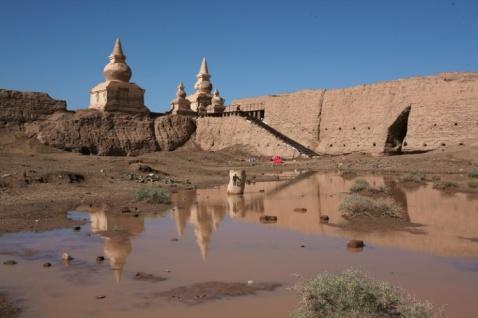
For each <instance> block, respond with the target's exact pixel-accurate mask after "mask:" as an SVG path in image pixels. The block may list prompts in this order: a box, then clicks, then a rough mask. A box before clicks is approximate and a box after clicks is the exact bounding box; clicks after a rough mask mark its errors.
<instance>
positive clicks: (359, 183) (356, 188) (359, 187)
mask: <svg viewBox="0 0 478 318" xmlns="http://www.w3.org/2000/svg"><path fill="white" fill-rule="evenodd" d="M368 189H370V184H369V183H368V182H367V180H364V179H357V180H355V182H354V184H352V186H351V187H350V189H349V191H350V192H352V193H357V192H362V191H365V190H368Z"/></svg>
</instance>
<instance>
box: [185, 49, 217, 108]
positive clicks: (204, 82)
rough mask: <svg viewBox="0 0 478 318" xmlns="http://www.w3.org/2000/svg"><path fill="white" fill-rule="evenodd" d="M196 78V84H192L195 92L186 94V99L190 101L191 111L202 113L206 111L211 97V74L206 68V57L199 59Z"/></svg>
mask: <svg viewBox="0 0 478 318" xmlns="http://www.w3.org/2000/svg"><path fill="white" fill-rule="evenodd" d="M196 79H197V80H196V84H194V88H195V89H196V92H195V93H194V94H192V95H190V96H188V97H187V99H188V100H189V101H190V102H191V110H192V111H193V112H200V113H202V112H206V111H207V107H208V106H209V105H211V100H212V97H213V95H212V94H211V92H212V84H211V82H210V79H211V75H210V74H209V70H208V68H207V61H206V58H203V59H202V61H201V66H200V67H199V73H198V74H197V75H196Z"/></svg>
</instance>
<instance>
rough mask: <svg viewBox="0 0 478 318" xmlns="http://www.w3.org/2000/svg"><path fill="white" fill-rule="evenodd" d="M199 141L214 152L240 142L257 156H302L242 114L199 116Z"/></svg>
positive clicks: (197, 141)
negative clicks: (240, 115)
mask: <svg viewBox="0 0 478 318" xmlns="http://www.w3.org/2000/svg"><path fill="white" fill-rule="evenodd" d="M196 143H197V144H198V145H199V146H200V147H201V148H202V149H204V150H212V151H217V150H221V149H224V148H228V147H232V146H237V145H239V146H244V147H245V148H246V149H247V150H249V151H251V152H252V153H253V154H256V155H264V156H273V155H277V154H280V155H282V156H284V157H289V158H292V157H297V156H298V155H299V153H298V152H297V151H296V150H295V149H293V148H292V147H290V146H289V145H287V144H285V143H283V142H282V141H281V140H279V139H277V138H276V137H275V136H273V135H272V134H271V133H269V132H267V131H266V130H264V129H262V128H260V127H258V126H256V125H254V124H252V123H251V122H250V121H248V120H246V119H245V118H243V117H239V116H231V117H222V118H220V117H203V118H198V120H197V128H196Z"/></svg>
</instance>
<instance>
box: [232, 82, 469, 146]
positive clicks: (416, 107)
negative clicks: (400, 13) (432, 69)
mask: <svg viewBox="0 0 478 318" xmlns="http://www.w3.org/2000/svg"><path fill="white" fill-rule="evenodd" d="M233 103H235V104H240V105H241V108H242V107H243V106H242V105H247V104H254V103H256V104H257V103H262V104H263V106H264V108H265V121H266V122H267V123H268V124H269V125H271V126H272V127H274V128H276V129H277V130H279V131H280V132H282V133H283V134H285V135H287V136H289V137H291V138H292V139H295V140H296V141H299V142H301V143H302V144H304V145H305V146H308V147H310V148H311V149H313V150H315V151H316V152H319V153H326V154H343V153H350V152H354V151H361V152H368V153H382V152H383V150H384V145H385V141H386V138H387V133H388V128H389V127H390V125H392V123H393V122H394V121H395V120H396V118H397V117H398V115H399V114H400V113H401V112H402V111H403V110H404V109H405V108H406V107H407V106H409V105H411V112H410V116H409V120H408V133H407V137H406V138H405V142H406V146H404V148H403V149H404V150H431V149H436V148H438V147H442V146H443V145H444V146H452V145H453V146H455V145H462V144H463V145H478V73H443V74H439V75H436V76H430V77H414V78H407V79H400V80H396V81H388V82H380V83H375V84H368V85H360V86H356V87H352V88H345V89H334V90H327V91H325V93H324V91H323V90H315V91H301V92H297V93H292V94H284V95H275V97H272V96H265V97H258V98H247V99H240V100H236V101H234V102H233Z"/></svg>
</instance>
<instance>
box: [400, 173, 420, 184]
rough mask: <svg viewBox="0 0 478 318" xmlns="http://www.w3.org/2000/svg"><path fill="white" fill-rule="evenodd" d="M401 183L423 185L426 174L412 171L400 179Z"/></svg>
mask: <svg viewBox="0 0 478 318" xmlns="http://www.w3.org/2000/svg"><path fill="white" fill-rule="evenodd" d="M399 180H400V181H401V182H413V183H422V182H424V181H425V174H424V173H423V172H420V171H412V172H409V173H406V174H404V175H403V176H401V177H400V178H399Z"/></svg>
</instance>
